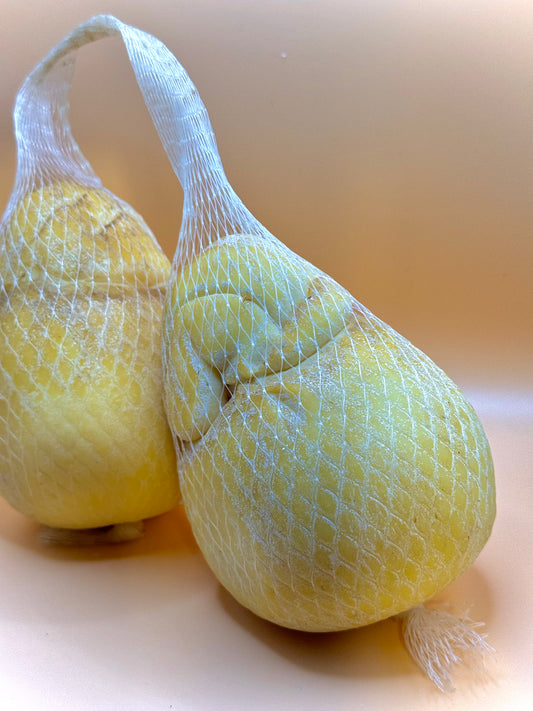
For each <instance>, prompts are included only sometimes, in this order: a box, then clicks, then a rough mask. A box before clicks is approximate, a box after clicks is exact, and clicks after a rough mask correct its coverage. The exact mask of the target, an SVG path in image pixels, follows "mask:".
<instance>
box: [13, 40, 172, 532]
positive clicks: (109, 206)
mask: <svg viewBox="0 0 533 711" xmlns="http://www.w3.org/2000/svg"><path fill="white" fill-rule="evenodd" d="M92 38H94V35H92V34H91V33H90V32H89V33H88V34H87V33H85V32H83V31H79V30H76V31H75V32H74V33H73V35H71V37H69V38H67V39H66V40H64V41H63V42H62V43H61V44H60V45H59V46H58V47H56V48H55V49H54V50H53V51H52V52H51V54H50V55H49V56H48V57H47V58H46V59H45V60H44V61H43V62H42V63H41V64H40V65H38V66H37V67H36V68H35V70H34V71H33V72H32V73H31V74H30V75H29V77H28V78H27V80H26V82H25V83H24V85H23V87H22V88H21V90H20V92H19V95H18V97H17V102H16V107H15V132H16V139H17V147H18V168H17V175H16V181H15V187H14V190H13V193H12V196H11V199H10V202H9V205H8V208H7V210H6V213H5V215H4V218H3V220H2V224H1V226H0V494H1V495H3V496H4V497H5V498H6V499H7V500H8V501H9V502H10V503H11V504H12V505H13V506H14V507H15V508H17V509H19V510H20V511H22V512H24V513H26V514H28V515H30V516H33V517H35V518H36V519H37V520H39V521H41V522H43V523H45V524H47V525H49V526H53V527H64V528H86V527H97V526H105V525H109V524H114V523H119V522H127V521H136V520H138V519H142V518H146V517H149V516H154V515H156V514H159V513H161V512H163V511H166V510H168V509H170V508H171V507H172V506H174V505H175V503H176V502H177V500H178V497H179V483H178V477H177V473H176V458H175V450H174V445H173V441H172V435H171V433H170V430H169V428H168V424H167V420H166V416H165V412H164V407H163V397H162V372H161V315H162V309H163V302H164V298H165V293H166V286H167V281H168V276H169V272H170V263H169V261H168V259H167V258H166V257H165V256H164V254H163V253H162V251H161V249H160V248H159V246H158V245H157V243H156V241H155V239H154V237H153V235H152V234H151V232H150V230H149V229H148V227H147V225H146V224H145V223H144V221H143V220H142V218H141V217H140V216H139V215H138V214H137V213H136V212H135V211H134V210H133V209H132V208H131V207H130V206H129V205H127V204H126V203H124V202H123V201H121V200H119V199H118V198H117V197H115V196H114V195H112V194H111V193H110V192H109V191H107V190H105V189H104V188H102V187H101V184H100V181H99V179H98V178H97V176H96V175H95V174H94V172H93V171H92V169H91V167H90V165H89V164H88V162H87V161H86V160H85V158H84V157H83V156H82V154H81V152H80V151H79V148H78V146H77V145H76V143H75V141H74V139H73V138H72V135H71V132H70V126H69V122H68V116H67V113H68V92H69V89H70V82H71V78H72V71H73V66H74V55H73V54H72V53H71V52H72V50H73V49H76V48H77V47H78V46H81V44H83V43H84V42H86V41H90V39H92Z"/></svg>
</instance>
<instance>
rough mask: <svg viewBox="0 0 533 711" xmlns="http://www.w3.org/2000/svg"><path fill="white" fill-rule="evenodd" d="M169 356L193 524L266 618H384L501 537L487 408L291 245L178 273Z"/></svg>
mask: <svg viewBox="0 0 533 711" xmlns="http://www.w3.org/2000/svg"><path fill="white" fill-rule="evenodd" d="M164 365H165V373H166V383H165V384H166V391H165V392H166V407H167V412H168V415H169V421H170V424H171V427H172V430H173V432H174V434H175V436H176V439H177V440H178V443H179V446H180V449H181V450H182V452H183V463H182V464H181V465H180V470H181V486H182V493H183V497H184V501H185V505H186V510H187V514H188V517H189V519H190V522H191V525H192V528H193V531H194V534H195V536H196V538H197V541H198V543H199V545H200V547H201V549H202V552H203V554H204V555H205V557H206V559H207V561H208V563H209V565H210V567H211V568H212V570H213V571H214V572H215V574H216V575H217V577H218V578H219V580H220V582H221V583H222V584H223V585H224V586H225V587H226V588H227V589H228V590H229V591H230V592H231V593H232V594H233V595H234V597H235V598H236V599H237V600H238V601H239V602H241V603H242V604H243V605H244V606H246V607H247V608H249V609H250V610H252V611H253V612H255V613H256V614H258V615H260V616H261V617H264V618H266V619H268V620H271V621H273V622H276V623H279V624H281V625H284V626H287V627H292V628H297V629H301V630H309V631H327V630H340V629H345V628H350V627H357V626H360V625H365V624H369V623H371V622H375V621H377V620H379V619H382V618H385V617H389V616H391V615H394V614H396V613H399V612H401V611H403V610H406V609H408V608H410V607H412V606H414V605H416V604H418V603H420V602H422V601H424V600H426V599H428V598H429V597H431V596H432V595H434V594H435V593H436V592H438V591H439V590H441V589H442V588H444V587H445V586H446V585H447V584H448V583H449V582H450V581H452V580H453V579H454V578H455V577H456V576H457V575H459V574H460V573H461V572H462V571H463V570H465V568H467V567H468V566H469V565H470V564H471V563H472V561H473V560H474V559H475V557H476V556H477V555H478V553H479V552H480V550H481V548H482V547H483V545H484V543H485V542H486V540H487V538H488V536H489V533H490V530H491V527H492V523H493V520H494V515H495V492H494V474H493V466H492V461H491V455H490V450H489V446H488V444H487V440H486V437H485V434H484V432H483V429H482V427H481V425H480V423H479V420H478V418H477V417H476V415H475V413H474V411H473V409H472V407H471V406H470V405H469V404H468V403H467V402H466V401H465V398H464V397H463V395H462V394H461V392H460V391H459V389H458V388H457V387H456V386H455V385H454V384H453V383H452V382H451V381H450V379H449V378H448V377H447V376H446V375H445V374H444V373H443V372H442V371H441V370H440V369H439V368H438V367H437V366H435V365H434V363H433V362H432V361H431V360H430V359H429V358H428V357H426V356H425V355H424V354H423V353H421V352H420V351H419V350H417V349H416V348H415V347H414V346H412V345H411V344H410V343H409V342H408V341H406V340H405V339H404V338H403V337H401V336H400V335H398V334H397V333H396V332H394V331H393V330H392V329H391V328H390V327H388V326H387V325H386V324H384V323H383V322H381V321H380V320H379V319H377V318H376V317H375V316H373V315H372V314H371V313H370V312H369V311H368V310H366V309H365V308H364V307H362V306H361V305H360V304H359V303H358V302H357V301H356V300H355V299H354V298H353V297H351V296H350V295H349V294H348V293H347V292H346V291H345V290H344V289H342V288H341V287H340V286H339V285H338V284H336V283H335V282H334V281H333V280H332V279H331V278H329V277H327V276H326V275H324V274H323V273H322V272H320V271H319V270H318V269H316V268H315V267H313V266H312V265H310V264H308V263H307V262H305V261H304V260H303V259H301V258H299V257H297V256H296V255H295V254H293V253H292V252H291V251H290V250H288V249H287V248H285V247H284V246H283V245H281V243H279V242H277V241H274V240H267V239H259V238H257V237H252V236H247V235H237V236H232V237H228V238H225V239H223V240H221V241H218V242H215V243H214V245H212V246H210V247H208V248H206V249H205V250H204V251H202V252H201V253H200V254H199V255H198V256H197V257H196V258H195V259H194V260H193V261H192V262H191V263H189V264H188V265H187V266H186V267H185V268H184V269H183V270H182V272H181V273H180V274H178V276H177V279H176V281H175V283H173V284H172V285H171V287H170V293H169V300H168V304H167V307H166V311H165V317H164Z"/></svg>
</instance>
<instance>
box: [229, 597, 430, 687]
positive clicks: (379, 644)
mask: <svg viewBox="0 0 533 711" xmlns="http://www.w3.org/2000/svg"><path fill="white" fill-rule="evenodd" d="M219 600H220V603H221V605H222V607H223V608H224V610H225V611H226V613H227V614H228V615H229V616H230V617H231V618H232V619H233V620H234V621H235V622H236V623H237V624H238V625H240V627H241V628H243V629H244V630H245V631H246V632H247V633H248V634H249V635H251V636H253V637H255V638H256V639H257V640H259V641H260V642H261V643H262V644H264V645H266V646H268V647H269V648H270V649H272V650H273V651H275V652H276V653H277V654H278V655H279V656H281V657H284V658H285V659H287V660H288V661H290V662H291V663H292V664H294V665H297V666H302V667H305V668H306V669H307V670H309V671H311V672H313V673H314V674H321V675H328V676H338V677H349V678H359V677H360V678H368V677H391V676H395V675H405V674H413V673H417V672H416V668H415V667H414V665H413V664H412V662H411V660H410V658H409V657H408V655H407V652H406V650H405V648H404V646H403V642H402V640H401V637H400V631H399V625H398V623H397V622H396V621H394V620H390V619H389V620H384V621H382V622H378V623H376V624H373V625H368V626H366V627H359V628H357V629H354V630H347V631H345V632H328V633H312V632H299V631H296V630H290V629H286V628H284V627H279V626H278V625H275V624H273V623H271V622H267V621H266V620H263V619H261V618H259V617H257V616H256V615H254V614H253V613H252V612H250V611H249V610H247V609H245V608H244V607H242V606H241V605H240V604H239V603H238V602H236V601H235V600H234V598H233V597H232V596H231V595H230V594H229V593H228V592H227V591H226V590H225V589H224V588H222V587H221V586H220V588H219Z"/></svg>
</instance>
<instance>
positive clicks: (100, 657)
mask: <svg viewBox="0 0 533 711" xmlns="http://www.w3.org/2000/svg"><path fill="white" fill-rule="evenodd" d="M102 9H103V5H102V3H100V2H97V1H96V0H83V1H82V0H73V1H72V2H70V3H59V2H55V1H53V2H52V1H51V0H50V1H45V0H30V1H27V2H24V3H12V2H7V0H0V12H1V17H2V22H1V23H0V47H1V50H0V51H1V56H2V73H1V79H0V151H1V155H2V164H1V165H0V201H2V202H7V199H8V196H9V192H10V189H11V185H12V182H13V178H14V169H15V154H14V141H13V137H12V124H11V110H12V105H13V101H14V97H15V92H16V89H17V87H18V86H19V84H20V83H21V81H22V80H23V78H24V76H25V75H26V73H27V72H28V71H29V70H30V69H31V68H32V67H33V65H34V64H35V63H36V62H37V61H38V60H39V59H40V58H41V57H42V56H43V55H44V53H45V52H46V51H48V49H49V48H50V47H51V46H52V45H53V44H54V43H55V42H57V41H58V40H59V39H60V38H61V37H62V36H63V35H64V34H65V33H66V32H67V31H68V30H70V29H71V27H72V26H73V25H74V24H76V23H77V22H79V21H81V20H83V19H85V18H86V17H88V16H90V15H91V14H94V13H95V12H100V11H102ZM105 9H106V11H108V12H113V13H114V14H116V15H117V16H119V17H120V18H121V19H123V20H124V21H126V22H130V23H132V24H136V25H138V26H140V27H141V28H142V29H145V30H147V31H149V32H152V33H153V34H156V35H158V36H159V37H160V38H161V39H162V40H163V41H165V42H166V44H167V45H168V46H169V47H170V48H171V49H172V50H173V51H174V52H175V53H176V55H177V56H178V58H179V59H180V60H181V61H182V62H183V63H184V65H185V66H186V68H187V69H188V71H189V73H190V74H191V76H192V78H193V80H194V82H195V83H196V84H197V86H198V88H199V90H200V92H201V95H202V97H203V99H204V101H205V103H206V105H207V107H208V109H209V112H210V115H211V118H212V121H213V124H214V128H215V131H216V133H217V137H218V141H219V146H220V150H221V154H222V158H223V161H224V164H225V167H226V171H227V173H228V176H229V177H230V179H231V180H232V182H233V184H234V186H235V188H236V189H237V191H238V192H239V193H240V194H241V196H242V197H243V199H244V201H245V202H246V204H247V205H248V206H249V207H250V209H252V211H253V212H254V213H255V214H256V215H257V217H258V218H259V219H261V220H262V221H263V222H264V223H265V224H266V226H267V227H269V228H270V229H271V230H272V231H273V232H274V233H275V234H276V235H277V236H278V237H280V238H281V239H283V240H284V241H286V242H287V244H288V245H289V246H290V247H291V248H292V249H295V250H296V251H298V252H300V253H301V254H303V256H305V257H307V258H309V259H311V260H312V261H314V262H315V263H317V264H318V265H319V266H321V267H322V268H323V269H325V270H326V271H329V272H330V273H331V274H332V276H334V277H335V278H336V279H338V280H339V281H340V282H341V283H343V284H344V285H345V286H347V287H348V288H349V289H350V290H351V291H352V292H353V293H354V295H355V296H356V297H357V298H359V299H360V300H361V301H362V302H363V303H365V304H366V305H367V306H368V307H370V308H371V309H372V310H373V311H374V312H375V313H376V314H377V315H378V316H380V317H382V318H384V319H385V320H386V321H388V322H390V323H391V324H392V325H393V326H394V327H395V328H397V329H398V330H399V331H400V332H402V333H403V334H404V335H406V336H407V337H409V338H410V339H411V340H412V341H413V342H414V343H415V344H416V345H418V346H419V347H421V348H422V349H423V350H425V351H426V352H427V353H428V354H429V355H430V356H432V357H433V358H434V359H435V360H436V361H437V363H438V364H439V365H441V366H442V367H444V368H445V370H447V372H448V373H449V375H451V376H452V377H453V378H454V379H455V380H456V381H458V383H459V384H460V385H462V386H464V387H466V388H467V389H473V388H475V392H476V395H475V398H474V401H475V403H479V404H480V411H481V415H482V417H483V418H484V420H485V422H486V425H487V433H488V435H489V439H490V441H491V444H492V448H493V451H494V456H495V463H496V477H497V485H498V517H497V520H496V525H495V529H494V534H493V536H492V538H491V540H490V541H489V544H488V545H487V547H486V549H485V550H484V551H483V553H482V555H481V556H480V558H479V559H478V561H477V562H476V564H475V565H474V567H473V568H472V569H471V570H470V571H469V572H467V573H466V574H465V575H464V576H463V577H462V578H461V579H460V580H459V581H457V583H456V584H454V585H453V586H452V588H451V589H450V590H449V591H447V592H446V594H445V595H444V599H445V600H452V601H457V603H458V605H459V606H461V605H462V604H463V603H466V605H471V614H472V616H473V617H475V618H479V619H485V620H486V622H487V625H488V631H489V633H490V640H491V642H492V643H493V645H494V646H495V647H496V648H497V650H498V656H497V658H496V662H495V663H494V665H493V666H492V671H493V673H494V677H495V682H494V683H493V684H489V685H488V686H487V687H474V688H467V689H466V691H465V688H464V686H463V689H462V691H461V693H460V694H456V695H455V697H454V698H453V699H452V700H450V699H446V698H441V697H440V695H439V694H438V693H437V692H434V691H433V690H432V688H431V686H430V685H429V683H427V682H426V681H425V680H424V679H422V678H421V677H420V676H419V673H418V672H417V670H416V669H415V668H414V666H413V665H412V664H411V663H410V661H409V659H408V658H407V656H406V654H405V652H404V650H403V648H402V646H401V644H400V642H399V637H398V632H397V628H396V625H395V624H394V623H392V622H385V623H382V624H380V625H378V626H376V627H371V628H365V629H361V630H359V631H355V632H350V633H345V634H339V635H334V636H326V637H311V638H310V637H308V636H305V635H299V634H296V633H292V632H286V631H283V630H280V629H277V628H275V627H272V626H270V625H267V624H266V623H263V622H261V621H259V620H257V619H255V618H253V617H251V616H249V615H248V614H247V613H246V612H244V611H243V610H241V609H240V608H239V607H238V606H237V605H236V604H234V603H233V602H232V601H231V599H230V598H229V597H228V596H227V595H225V594H223V593H222V592H221V591H220V589H219V588H218V586H217V585H216V583H215V582H214V579H213V577H212V576H211V574H210V573H209V571H208V570H207V568H206V566H205V564H204V563H203V562H202V560H201V558H200V556H199V554H198V553H197V549H196V547H195V545H194V543H193V541H192V539H191V535H190V532H189V529H188V527H187V525H186V523H185V522H184V520H183V516H182V513H180V512H179V511H177V512H175V513H172V514H169V515H167V516H165V517H163V518H162V519H160V520H158V521H153V522H152V523H151V524H150V525H149V527H148V532H147V535H146V538H145V540H143V541H141V542H138V543H136V544H130V545H128V546H125V547H124V548H114V549H110V550H101V549H100V550H88V551H85V552H81V553H80V552H77V551H64V552H61V551H54V550H47V549H43V548H41V547H40V546H39V545H38V544H37V543H36V542H35V533H36V529H35V527H34V526H33V525H32V524H31V523H29V522H28V521H26V520H25V519H24V518H23V517H21V516H19V515H18V514H16V513H14V512H13V511H12V510H11V509H9V508H8V507H7V505H6V504H4V503H3V502H2V503H0V561H1V563H0V565H1V566H2V584H1V585H0V702H1V703H0V707H2V708H9V709H19V708H20V709H26V708H36V707H37V708H39V709H45V710H46V711H48V709H50V711H52V710H53V711H62V709H68V710H69V711H76V710H77V709H80V710H85V709H88V708H90V709H96V711H100V710H104V709H113V710H115V709H117V708H121V707H127V708H128V709H133V710H134V711H135V709H139V710H141V709H142V711H152V709H154V710H155V709H165V708H167V709H170V708H173V709H191V710H192V711H195V710H196V709H198V710H199V709H201V710H202V711H210V710H211V709H212V710H213V711H215V710H216V711H218V710H219V709H222V710H223V709H231V710H232V711H233V710H234V709H241V708H242V709H250V708H253V709H271V708H279V709H291V711H292V710H294V709H302V710H303V709H305V710H306V711H308V710H311V709H326V708H336V709H344V708H346V709H348V708H350V709H351V708H356V707H357V708H365V709H383V708H389V707H390V708H395V709H402V708H405V709H416V708H420V709H428V708H443V709H449V708H453V709H461V708H465V709H467V708H468V709H471V708H482V709H503V708H509V709H511V708H512V709H528V708H530V707H531V705H532V704H533V682H532V681H531V674H530V670H529V666H530V663H529V662H530V659H531V658H532V657H533V643H532V641H533V630H532V626H531V620H532V619H533V609H532V601H531V594H530V588H531V550H532V546H533V530H532V523H531V514H530V512H531V510H532V505H533V491H532V488H531V486H532V484H531V475H530V472H531V460H532V456H533V451H532V449H531V430H532V428H533V414H532V409H533V406H532V402H533V398H530V397H528V395H527V393H528V392H529V393H531V392H532V391H533V379H532V376H531V352H532V347H533V313H532V304H533V288H532V285H533V280H532V279H531V269H532V266H533V239H532V238H531V225H533V203H532V201H531V183H532V179H531V176H532V167H533V139H532V135H533V131H532V129H533V126H532V118H531V117H532V116H533V92H532V91H531V87H532V86H533V44H532V43H531V36H532V32H533V7H532V6H531V4H530V3H527V2H522V1H521V0H511V1H510V2H501V0H489V1H487V0H471V1H470V2H468V3H465V2H463V0H450V1H449V2H447V3H443V2H438V1H437V0H428V2H425V3H420V2H418V1H417V2H414V1H406V2H396V1H394V2H393V0H383V2H374V1H373V0H361V1H360V2H353V0H328V1H327V2H326V0H315V1H314V2H313V1H311V0H309V1H308V2H296V1H294V2H288V0H285V1H282V0H272V2H269V3H255V2H252V1H251V0H229V1H228V2H226V3H221V2H217V0H194V2H193V0H184V1H183V2H179V3H176V2H175V0H159V1H157V2H155V3H146V2H144V1H142V0H109V2H107V3H105ZM117 87H120V92H119V91H117ZM72 117H73V124H74V130H75V135H76V137H77V138H78V140H79V141H80V144H81V146H82V148H83V150H84V151H85V153H86V155H87V156H88V157H89V158H90V160H91V161H92V162H93V165H94V166H95V168H96V170H97V171H98V172H99V174H100V175H101V177H102V178H103V181H104V183H105V184H106V185H107V186H108V187H109V188H110V189H112V190H114V191H115V192H116V193H117V194H118V195H119V196H120V197H123V198H124V199H126V200H128V201H129V202H131V203H132V204H133V205H134V207H135V208H136V209H137V210H138V211H139V212H140V213H141V214H142V215H143V216H144V217H145V218H146V220H147V222H148V223H149V224H150V226H151V227H152V229H153V230H154V232H155V233H156V234H157V235H158V237H159V239H160V240H161V242H162V244H163V245H164V248H165V250H166V252H167V253H168V254H169V255H171V254H172V252H173V249H174V245H175V240H176V236H177V230H178V225H179V213H180V205H181V192H180V189H179V187H178V185H177V181H176V179H175V178H174V176H173V173H172V171H171V169H170V167H169V165H168V163H167V161H166V158H165V156H164V154H163V151H162V149H161V148H160V146H159V143H158V139H157V137H156V135H155V132H154V130H153V127H152V126H151V124H150V121H149V119H148V117H147V115H146V111H145V110H144V108H143V106H142V101H141V99H140V97H139V94H138V89H137V87H136V85H135V83H134V81H133V79H132V77H131V72H130V69H129V66H128V64H127V61H126V58H125V52H124V49H123V47H121V45H120V43H119V41H118V40H113V41H112V40H107V41H105V42H103V43H100V44H99V45H96V46H94V47H91V48H87V49H86V50H85V51H84V52H83V53H81V54H80V57H79V67H78V71H77V78H76V82H75V86H74V91H73V109H72ZM516 392H518V393H520V395H519V396H517V395H515V394H513V393H516ZM524 393H526V394H524ZM528 413H529V415H528Z"/></svg>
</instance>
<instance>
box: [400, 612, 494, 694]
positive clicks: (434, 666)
mask: <svg viewBox="0 0 533 711" xmlns="http://www.w3.org/2000/svg"><path fill="white" fill-rule="evenodd" d="M398 618H399V619H400V621H401V624H402V632H403V637H404V641H405V645H406V647H407V649H408V651H409V653H410V654H411V656H412V658H413V659H414V661H415V662H416V663H417V664H418V666H419V667H420V668H421V669H422V671H423V672H424V673H425V674H427V676H428V677H429V678H430V679H431V681H432V682H433V683H434V684H436V686H438V688H439V689H440V690H441V691H445V692H451V691H454V688H455V687H454V684H453V680H452V675H453V671H454V669H455V668H456V667H457V666H462V665H464V666H469V667H471V668H474V669H475V670H476V671H480V670H482V669H483V668H484V663H483V658H484V656H485V655H486V654H487V653H493V652H494V649H493V648H492V647H491V646H490V644H489V643H488V642H487V641H486V639H485V635H483V634H480V633H479V632H478V631H477V630H478V629H479V628H480V627H482V626H483V623H480V622H473V621H472V620H470V619H469V618H468V617H467V616H466V615H465V616H464V617H456V616H455V615H452V614H451V613H449V612H444V611H442V610H435V609H428V608H427V607H424V605H417V606H416V607H412V608H411V609H410V610H407V611H406V612H403V613H402V614H401V615H398Z"/></svg>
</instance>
